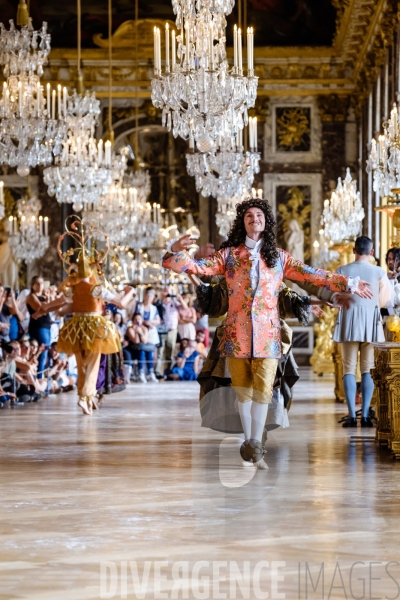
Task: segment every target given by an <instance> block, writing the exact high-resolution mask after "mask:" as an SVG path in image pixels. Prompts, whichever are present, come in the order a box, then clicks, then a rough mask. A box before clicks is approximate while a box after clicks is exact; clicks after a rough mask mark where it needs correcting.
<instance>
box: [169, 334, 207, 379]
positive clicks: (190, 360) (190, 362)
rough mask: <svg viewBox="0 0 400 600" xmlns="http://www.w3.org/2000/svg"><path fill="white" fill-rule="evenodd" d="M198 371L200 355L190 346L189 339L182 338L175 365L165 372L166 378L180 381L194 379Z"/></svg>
mask: <svg viewBox="0 0 400 600" xmlns="http://www.w3.org/2000/svg"><path fill="white" fill-rule="evenodd" d="M199 372H200V356H199V353H198V352H197V350H195V349H194V348H192V347H191V344H190V340H188V339H185V338H184V339H183V340H181V344H180V352H179V353H178V356H177V359H176V365H175V366H174V367H172V369H170V370H168V371H166V372H165V376H166V379H171V380H175V381H176V380H180V381H194V380H196V379H197V375H198V374H199Z"/></svg>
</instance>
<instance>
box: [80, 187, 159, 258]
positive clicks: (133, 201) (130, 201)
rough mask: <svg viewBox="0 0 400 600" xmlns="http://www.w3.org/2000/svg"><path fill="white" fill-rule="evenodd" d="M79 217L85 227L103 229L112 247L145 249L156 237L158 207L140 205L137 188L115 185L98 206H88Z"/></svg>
mask: <svg viewBox="0 0 400 600" xmlns="http://www.w3.org/2000/svg"><path fill="white" fill-rule="evenodd" d="M82 217H83V220H84V222H85V223H87V224H90V225H93V226H94V227H99V228H100V229H102V230H103V231H104V232H105V233H106V234H107V235H108V236H109V238H110V241H111V243H112V244H118V245H121V244H123V245H125V246H128V247H129V248H132V249H139V248H147V247H149V246H152V245H153V244H154V243H155V241H156V240H157V238H158V236H159V232H160V224H161V207H160V205H159V204H153V206H151V204H150V203H149V202H142V201H141V199H140V197H139V193H138V189H137V188H133V187H130V188H127V187H124V186H122V185H121V184H120V183H117V184H115V185H112V186H110V188H109V189H108V192H107V194H106V195H105V196H104V197H103V198H101V200H100V202H99V203H98V204H97V205H88V206H87V208H85V210H84V211H83V213H82Z"/></svg>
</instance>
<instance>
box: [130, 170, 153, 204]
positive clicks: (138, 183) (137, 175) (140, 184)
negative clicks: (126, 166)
mask: <svg viewBox="0 0 400 600" xmlns="http://www.w3.org/2000/svg"><path fill="white" fill-rule="evenodd" d="M124 187H128V188H133V189H135V190H136V193H137V199H138V201H139V202H140V203H141V204H145V203H146V202H147V198H148V197H149V196H150V192H151V179H150V175H149V172H148V171H143V170H141V169H139V170H138V171H133V172H130V173H127V174H126V175H125V177H124Z"/></svg>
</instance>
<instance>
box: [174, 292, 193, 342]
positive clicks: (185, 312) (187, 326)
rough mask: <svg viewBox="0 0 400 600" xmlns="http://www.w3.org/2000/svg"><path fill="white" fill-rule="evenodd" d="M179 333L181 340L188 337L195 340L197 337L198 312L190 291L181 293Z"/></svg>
mask: <svg viewBox="0 0 400 600" xmlns="http://www.w3.org/2000/svg"><path fill="white" fill-rule="evenodd" d="M178 312H179V321H178V333H179V337H180V338H181V340H183V339H187V340H190V341H191V342H194V341H195V339H196V321H197V313H196V309H195V308H194V307H193V300H192V297H191V295H190V294H189V293H188V292H184V293H183V294H181V306H180V307H179V309H178Z"/></svg>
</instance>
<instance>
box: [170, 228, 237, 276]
mask: <svg viewBox="0 0 400 600" xmlns="http://www.w3.org/2000/svg"><path fill="white" fill-rule="evenodd" d="M192 243H193V240H192V239H191V237H190V235H185V236H184V237H182V238H180V239H179V240H177V241H176V242H174V243H173V244H172V246H171V252H167V254H166V255H165V256H164V258H163V263H162V266H163V267H164V268H165V269H171V270H172V271H175V273H188V274H190V273H194V274H195V275H223V274H224V273H225V259H226V256H227V252H228V249H227V248H224V249H223V250H220V251H219V252H216V253H215V254H213V255H212V256H209V257H208V258H206V259H200V260H194V259H193V258H192V257H191V256H190V255H189V253H188V252H187V250H186V249H187V248H188V246H190V245H191V244H192Z"/></svg>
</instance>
